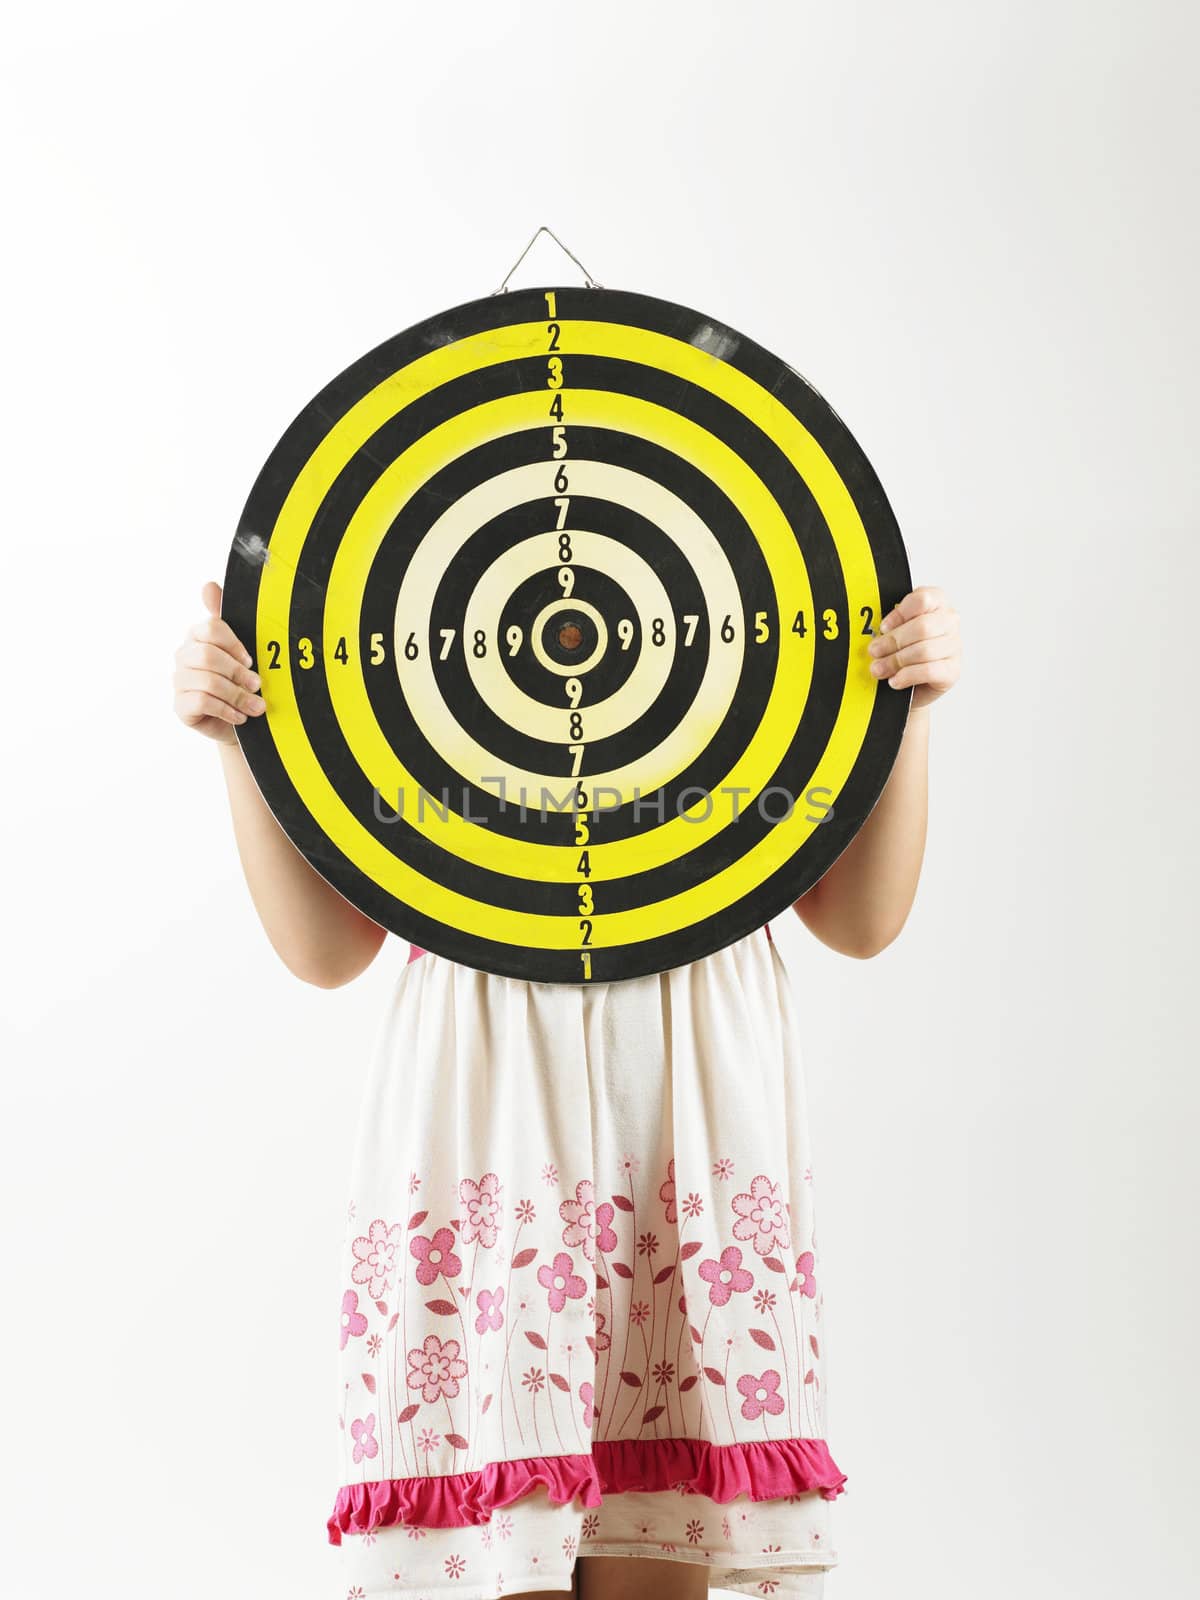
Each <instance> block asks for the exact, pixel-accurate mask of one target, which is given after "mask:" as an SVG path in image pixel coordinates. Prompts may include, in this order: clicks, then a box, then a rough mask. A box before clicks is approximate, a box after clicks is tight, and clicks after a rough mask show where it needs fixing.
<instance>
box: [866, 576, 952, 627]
mask: <svg viewBox="0 0 1200 1600" xmlns="http://www.w3.org/2000/svg"><path fill="white" fill-rule="evenodd" d="M945 601H946V591H945V590H944V589H939V588H938V586H937V584H935V583H923V584H922V585H921V587H920V588H919V589H913V590H911V591H910V592H909V593H908V594H906V595H905V596H904V599H903V600H901V601H900V603H899V605H895V606H893V607H892V609H891V610H890V611H889V612H888V614H887V616H886V617H881V618H880V619H879V627H880V630H881V631H886V630H887V629H890V628H897V627H899V626H900V624H901V623H902V622H911V621H912V619H913V618H914V617H919V616H920V615H921V613H922V612H925V611H938V610H941V609H943V608H944V606H945Z"/></svg>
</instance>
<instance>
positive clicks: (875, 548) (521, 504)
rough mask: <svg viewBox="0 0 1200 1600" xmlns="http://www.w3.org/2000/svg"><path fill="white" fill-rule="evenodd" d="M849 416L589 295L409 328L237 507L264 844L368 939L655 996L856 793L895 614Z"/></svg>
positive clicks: (281, 447) (881, 497) (776, 368)
mask: <svg viewBox="0 0 1200 1600" xmlns="http://www.w3.org/2000/svg"><path fill="white" fill-rule="evenodd" d="M909 583H910V579H909V570H908V561H907V557H906V554H905V550H904V544H903V541H902V538H901V535H900V530H899V528H898V526H897V523H896V519H895V517H894V515H893V513H892V510H891V507H890V506H889V504H888V501H887V498H886V496H885V494H884V492H883V489H882V487H881V485H880V483H879V480H878V478H877V476H876V474H875V472H874V471H873V469H872V467H871V465H870V463H869V462H868V460H867V458H866V456H865V455H864V453H863V451H862V449H861V448H860V447H859V445H858V444H857V443H856V441H855V440H854V438H853V437H852V436H851V434H850V432H849V430H848V429H847V427H846V425H845V424H844V423H843V422H842V421H841V419H840V418H839V417H838V416H837V415H836V413H835V412H834V411H833V410H832V409H831V408H830V406H829V405H828V404H827V403H826V401H824V400H823V399H822V398H821V396H820V395H819V394H818V393H817V392H816V391H815V390H814V389H813V388H812V387H811V385H810V384H809V383H807V382H806V381H805V380H804V379H803V378H802V377H801V376H800V375H799V374H798V373H797V372H796V371H795V370H793V368H792V367H790V366H789V365H788V364H787V363H785V362H784V361H782V360H780V359H779V358H778V357H777V356H774V355H772V354H770V353H769V351H767V350H766V349H765V348H763V347H762V346H761V345H759V344H756V343H755V342H754V341H753V340H752V339H750V338H747V337H746V336H745V335H744V334H741V333H738V332H736V331H735V330H734V329H733V328H731V327H729V326H728V325H727V324H725V323H723V322H720V321H718V320H717V319H716V318H714V317H710V316H705V315H703V314H702V313H700V312H698V311H692V310H689V309H688V308H687V307H685V306H681V305H676V304H674V303H673V302H670V301H667V300H662V299H657V298H654V297H652V296H650V295H644V294H636V293H632V292H627V291H623V290H610V289H601V288H599V287H593V286H584V285H581V286H578V287H563V288H549V289H541V288H538V289H533V288H529V289H522V290H519V291H511V292H509V291H504V292H499V293H496V294H493V295H489V296H487V297H485V298H482V299H478V300H472V301H470V302H468V303H467V304H465V305H460V306H456V307H454V308H453V309H452V310H448V311H443V312H440V313H438V314H437V315H436V316H431V317H428V318H426V320H425V321H423V322H419V323H417V324H416V325H415V326H414V327H411V328H409V329H407V331H405V332H403V333H400V334H397V335H396V336H395V337H394V338H391V339H389V340H387V342H386V343H384V344H381V345H380V346H379V347H378V348H377V349H375V350H372V351H371V352H370V353H369V354H368V355H365V356H363V357H362V358H361V359H359V360H358V361H356V362H355V363H354V364H353V366H351V367H349V368H347V369H346V371H344V372H343V373H342V374H341V375H340V376H339V377H337V378H335V379H334V380H333V381H332V382H331V383H330V384H328V385H327V387H326V388H324V389H323V390H322V391H321V392H320V393H319V394H318V395H317V396H316V397H315V399H313V400H312V401H311V402H310V403H309V404H308V405H307V406H306V407H305V408H304V410H303V411H302V412H301V413H300V415H299V416H298V417H296V419H295V421H294V422H293V423H292V424H291V426H290V427H289V428H288V429H287V431H286V432H285V433H284V435H283V437H282V439H281V440H280V441H279V443H278V444H277V445H276V447H275V448H274V450H273V451H272V452H271V454H270V456H269V458H268V460H267V461H266V464H265V465H264V466H263V468H262V471H261V472H260V474H259V476H258V479H257V481H256V482H255V484H254V487H253V489H252V491H251V493H250V496H249V499H248V501H247V503H246V507H245V510H244V512H243V513H242V517H241V520H240V522H239V524H238V528H237V533H236V535H235V537H234V540H233V545H232V549H231V552H230V556H229V562H228V567H227V571H226V575H225V588H224V600H223V615H224V616H225V618H226V619H227V620H228V621H229V623H230V624H231V626H232V628H233V630H234V632H235V633H236V634H237V635H238V637H239V638H240V639H241V640H242V641H243V643H244V644H245V645H246V647H247V649H248V650H249V651H250V652H251V654H252V656H253V657H254V661H255V666H256V668H257V670H258V672H259V675H260V678H261V680H262V690H261V692H262V694H263V696H264V698H265V701H266V711H265V712H263V713H262V714H260V715H259V716H258V717H251V718H248V719H247V720H246V722H244V723H242V724H240V725H239V726H238V728H237V736H238V738H239V740H240V742H241V746H242V749H243V751H244V753H245V756H246V760H247V762H248V764H249V766H250V768H251V771H252V772H253V775H254V778H255V780H256V782H257V784H258V787H259V788H260V790H261V792H262V794H263V796H264V798H265V799H266V802H267V804H268V805H269V806H270V808H271V810H272V811H273V813H274V815H275V816H276V818H277V819H278V821H279V823H280V825H281V826H282V828H283V829H284V831H285V832H286V833H287V835H288V836H289V838H290V839H291V840H292V841H293V843H294V844H295V845H296V847H297V848H298V849H299V850H300V851H301V853H302V854H303V855H304V856H305V858H306V859H307V860H308V861H309V862H310V863H311V865H312V866H313V867H314V868H315V869H316V870H317V871H318V872H319V873H321V874H322V876H323V877H324V878H326V879H327V880H328V882H329V883H331V884H332V885H333V886H334V887H335V888H336V889H337V890H338V891H339V892H340V893H341V894H342V895H343V896H344V897H345V898H346V899H347V900H349V901H350V902H351V903H352V904H353V905H355V906H357V907H358V908H359V909H360V910H362V911H363V912H364V913H365V914H366V915H367V916H369V917H371V918H372V919H373V920H374V921H376V922H377V923H379V924H380V925H382V926H383V927H385V928H387V929H390V930H391V931H392V932H394V933H397V934H399V935H401V936H402V937H404V938H405V939H408V940H411V941H412V942H413V943H415V944H418V945H420V946H422V947H423V948H425V949H426V950H432V951H434V952H435V953H437V954H439V955H442V956H445V957H448V958H449V959H452V960H455V961H458V962H461V963H463V964H465V965H467V966H471V967H475V968H477V969H480V970H483V971H487V972H492V973H497V974H500V975H504V976H509V977H515V978H524V979H527V980H530V981H533V982H544V983H584V984H586V983H596V982H605V981H612V980H618V979H626V978H633V977H637V976H640V975H642V974H645V973H653V972H662V971H665V970H666V969H668V968H671V967H677V966H681V965H683V964H684V963H686V962H690V961H694V960H698V959H699V958H701V957H703V956H705V955H708V954H711V953H712V952H714V951H716V950H719V949H722V948H724V947H725V946H727V945H730V944H732V943H733V942H734V941H736V940H738V939H740V938H743V937H745V936H746V935H747V934H748V933H750V932H752V931H754V930H757V929H758V928H760V927H761V926H762V924H763V923H764V922H766V921H769V920H770V919H771V918H772V917H774V916H777V915H779V914H780V913H781V912H782V911H783V910H784V909H785V908H787V907H788V906H790V905H792V904H793V903H794V902H795V901H796V900H797V899H798V898H799V897H800V896H801V895H802V894H803V893H805V891H806V890H808V889H809V888H811V887H812V885H813V884H815V883H816V882H817V880H818V879H819V878H820V877H821V876H822V874H823V873H824V872H825V871H826V870H827V869H828V868H829V866H830V865H831V864H832V863H833V861H834V860H836V858H837V857H838V856H839V855H840V854H841V852H842V851H843V850H844V849H845V847H846V845H847V844H848V843H849V842H850V840H851V839H852V838H853V836H854V834H855V833H856V831H857V830H858V828H859V827H861V825H862V823H863V822H864V820H865V819H866V817H867V816H868V814H869V812H870V811H871V808H872V807H873V806H874V804H875V802H876V800H877V799H878V797H879V795H880V792H881V791H882V789H883V786H884V784H885V782H886V780H887V777H888V774H889V772H890V770H891V767H892V764H893V762H894V760H895V757H896V753H897V751H898V748H899V742H900V738H901V735H902V733H903V730H904V724H905V720H906V717H907V713H908V706H909V701H910V699H911V691H909V690H894V689H892V688H890V687H889V686H888V685H887V683H886V681H885V680H883V679H876V678H875V677H873V676H872V674H871V672H870V662H871V659H872V658H871V657H870V656H869V654H868V645H869V644H870V642H871V639H872V637H873V636H874V634H875V632H876V630H877V628H878V624H879V621H880V620H881V618H882V617H883V616H884V615H885V614H886V612H887V611H888V610H890V609H891V607H892V606H894V605H895V604H896V603H897V602H898V601H899V600H901V599H902V598H903V597H904V595H905V594H907V593H908V590H909Z"/></svg>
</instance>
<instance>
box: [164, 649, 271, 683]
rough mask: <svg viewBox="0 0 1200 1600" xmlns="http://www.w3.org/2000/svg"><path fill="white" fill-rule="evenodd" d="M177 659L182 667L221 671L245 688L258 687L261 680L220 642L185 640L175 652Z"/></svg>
mask: <svg viewBox="0 0 1200 1600" xmlns="http://www.w3.org/2000/svg"><path fill="white" fill-rule="evenodd" d="M175 660H176V661H177V662H178V663H179V665H180V666H181V667H200V668H204V669H206V670H207V671H209V672H219V673H220V674H221V675H222V676H223V677H226V678H232V679H233V681H234V683H237V684H240V685H241V687H242V688H243V689H251V690H253V689H257V688H258V687H259V685H260V680H259V676H258V673H257V672H253V671H252V670H251V669H250V668H249V667H244V666H243V665H242V663H241V661H240V660H239V659H238V658H237V657H235V656H231V655H230V653H229V651H228V650H224V649H222V648H221V646H220V645H219V644H200V643H199V642H198V641H197V640H195V639H188V640H185V641H184V643H183V644H181V645H180V647H179V649H178V650H176V652H175Z"/></svg>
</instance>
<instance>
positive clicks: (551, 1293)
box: [537, 1250, 587, 1311]
mask: <svg viewBox="0 0 1200 1600" xmlns="http://www.w3.org/2000/svg"><path fill="white" fill-rule="evenodd" d="M574 1265H575V1263H574V1262H573V1261H572V1260H571V1257H570V1256H569V1255H568V1254H567V1252H566V1251H565V1250H560V1251H559V1252H558V1254H557V1255H556V1256H555V1258H554V1265H553V1266H549V1265H547V1266H544V1267H539V1268H538V1275H537V1276H538V1282H539V1283H540V1284H541V1286H542V1288H543V1289H545V1291H546V1294H547V1296H548V1298H549V1301H550V1309H551V1311H561V1310H562V1308H563V1307H564V1306H565V1305H566V1303H567V1300H568V1299H571V1300H582V1298H583V1296H584V1295H585V1294H586V1293H587V1284H586V1283H585V1282H584V1281H583V1279H582V1278H581V1277H580V1276H579V1274H578V1273H577V1272H575V1271H574V1270H573V1268H574Z"/></svg>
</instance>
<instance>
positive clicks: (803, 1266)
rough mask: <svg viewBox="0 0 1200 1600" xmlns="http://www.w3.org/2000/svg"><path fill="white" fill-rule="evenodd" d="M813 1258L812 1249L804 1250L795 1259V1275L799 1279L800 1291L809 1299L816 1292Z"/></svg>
mask: <svg viewBox="0 0 1200 1600" xmlns="http://www.w3.org/2000/svg"><path fill="white" fill-rule="evenodd" d="M813 1260H814V1257H813V1253H812V1251H811V1250H806V1251H805V1252H804V1254H803V1255H802V1256H800V1257H798V1258H797V1261H796V1276H797V1277H798V1278H799V1280H800V1293H801V1294H806V1295H807V1296H808V1298H809V1299H810V1300H811V1299H812V1297H813V1295H815V1294H816V1292H817V1280H816V1279H815V1278H814V1277H813Z"/></svg>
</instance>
